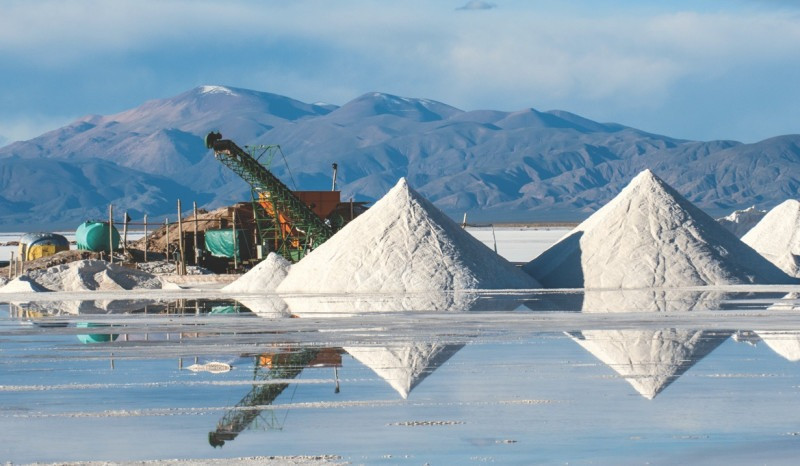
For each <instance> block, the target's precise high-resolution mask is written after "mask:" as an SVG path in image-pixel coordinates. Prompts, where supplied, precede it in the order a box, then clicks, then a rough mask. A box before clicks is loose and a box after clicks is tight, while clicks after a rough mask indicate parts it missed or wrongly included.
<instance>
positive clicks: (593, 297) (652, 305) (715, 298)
mask: <svg viewBox="0 0 800 466" xmlns="http://www.w3.org/2000/svg"><path fill="white" fill-rule="evenodd" d="M729 297H730V293H723V292H719V291H684V290H670V289H663V288H662V289H642V290H602V291H599V290H598V291H595V290H587V291H586V292H585V293H584V298H583V305H582V309H583V312H589V313H611V312H685V311H687V312H688V311H709V310H716V309H720V308H721V307H722V303H723V301H724V300H726V299H728V298H729Z"/></svg>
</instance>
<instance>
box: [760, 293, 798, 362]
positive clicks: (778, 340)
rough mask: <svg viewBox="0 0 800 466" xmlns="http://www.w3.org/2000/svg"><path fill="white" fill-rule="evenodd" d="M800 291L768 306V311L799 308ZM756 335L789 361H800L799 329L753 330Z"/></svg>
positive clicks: (795, 309) (793, 310)
mask: <svg viewBox="0 0 800 466" xmlns="http://www.w3.org/2000/svg"><path fill="white" fill-rule="evenodd" d="M798 300H800V293H789V294H787V295H786V296H784V297H783V299H781V302H778V303H775V304H774V305H772V306H770V307H769V310H770V311H787V312H796V311H798V310H800V302H799V301H798ZM754 332H755V333H756V335H758V337H759V338H760V339H761V341H763V342H764V344H766V345H767V346H769V348H770V349H771V350H772V351H775V352H776V353H778V354H779V355H781V356H782V357H783V358H785V359H787V360H789V361H791V362H797V361H800V331H797V330H755V331H754Z"/></svg>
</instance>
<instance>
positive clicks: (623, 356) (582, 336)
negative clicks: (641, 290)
mask: <svg viewBox="0 0 800 466" xmlns="http://www.w3.org/2000/svg"><path fill="white" fill-rule="evenodd" d="M569 335H570V337H572V339H573V340H574V341H575V342H576V343H578V344H579V345H581V346H582V347H583V348H584V349H585V350H586V351H588V352H590V353H591V354H592V355H594V356H595V357H596V358H597V359H599V360H600V361H602V362H603V363H604V364H606V365H607V366H609V367H610V368H612V369H614V371H615V372H617V374H619V375H620V376H622V378H624V379H625V380H626V381H627V382H628V383H629V384H631V386H632V387H633V388H634V389H635V390H636V391H637V392H638V393H639V394H640V395H642V396H643V397H645V398H647V399H648V400H652V399H653V398H655V397H656V395H658V394H659V393H660V392H661V391H663V390H664V389H665V388H666V387H667V386H669V385H670V384H671V383H672V382H674V381H675V380H677V379H678V378H679V377H680V376H681V375H683V374H684V373H685V372H686V371H687V370H689V369H690V368H691V367H692V366H694V365H695V364H696V363H697V362H698V361H700V360H701V359H703V358H704V357H705V356H707V355H708V354H709V353H711V352H712V351H713V350H714V349H715V348H716V347H717V346H719V345H720V344H722V343H723V342H724V341H725V340H727V339H728V338H729V337H730V335H731V334H730V333H729V332H712V331H706V330H683V329H680V330H676V329H665V330H655V331H654V330H585V331H582V332H572V333H569Z"/></svg>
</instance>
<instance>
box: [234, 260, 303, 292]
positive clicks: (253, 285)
mask: <svg viewBox="0 0 800 466" xmlns="http://www.w3.org/2000/svg"><path fill="white" fill-rule="evenodd" d="M291 265H292V264H291V263H290V262H289V261H287V260H286V259H284V258H283V257H281V256H280V255H279V254H275V253H274V252H271V253H269V255H267V257H266V258H265V259H264V260H263V261H261V262H259V263H258V264H257V265H256V266H255V267H253V268H252V269H250V270H249V271H248V272H247V273H246V274H244V275H242V276H241V277H239V278H238V279H237V280H236V281H235V282H233V283H230V284H229V285H227V286H225V287H224V288H222V291H226V292H236V293H254V292H260V291H275V288H277V286H278V285H279V284H280V283H281V282H282V281H283V279H284V278H286V274H288V273H289V268H290V267H291Z"/></svg>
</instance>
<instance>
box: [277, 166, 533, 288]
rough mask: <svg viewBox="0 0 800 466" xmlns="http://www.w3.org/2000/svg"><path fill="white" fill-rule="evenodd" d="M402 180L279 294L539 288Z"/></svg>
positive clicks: (294, 272) (298, 267)
mask: <svg viewBox="0 0 800 466" xmlns="http://www.w3.org/2000/svg"><path fill="white" fill-rule="evenodd" d="M538 287H539V284H538V283H537V282H536V281H535V280H533V279H532V278H531V277H529V276H528V275H526V274H525V273H523V272H521V271H520V270H519V269H517V268H516V267H514V266H513V265H512V264H511V263H509V262H508V261H507V260H505V259H503V258H502V257H500V256H498V255H497V254H496V253H495V252H494V251H492V250H491V249H489V248H488V247H486V246H485V245H484V244H483V243H481V242H480V241H478V240H477V239H475V238H474V237H473V236H472V235H470V234H469V233H468V232H466V231H465V230H464V229H462V228H461V227H460V226H459V225H458V224H456V223H455V222H453V221H452V220H451V219H450V218H449V217H447V215H445V214H444V213H443V212H441V211H440V210H439V209H437V208H436V207H435V206H434V205H433V204H431V203H430V202H428V200H426V199H425V198H424V197H422V196H421V195H420V194H419V193H417V192H416V191H414V190H413V189H411V188H410V187H409V186H408V184H407V183H406V180H405V179H402V178H401V179H400V181H398V183H397V185H395V187H394V188H392V189H391V190H390V191H389V192H388V193H387V194H386V195H385V196H384V197H383V198H381V199H380V200H379V201H378V202H376V203H375V205H374V206H372V207H371V208H370V209H369V210H368V211H367V212H365V213H364V214H362V215H360V216H359V217H358V218H356V219H355V220H353V221H352V222H350V223H349V224H347V225H346V226H345V227H344V228H342V230H340V231H339V232H338V233H336V234H335V235H334V236H333V237H332V238H331V239H329V240H328V241H326V242H325V243H324V244H322V245H321V246H320V247H318V248H317V249H316V250H314V251H312V252H311V253H310V254H309V255H308V256H306V257H305V258H304V259H303V260H301V261H300V262H298V263H297V264H295V265H293V266H292V267H291V270H290V271H289V274H288V275H287V276H286V278H285V279H284V281H283V282H282V283H281V284H280V285H279V286H278V288H277V291H278V292H280V293H292V292H305V293H343V292H353V293H370V292H381V293H393V292H396V293H407V292H425V291H460V290H470V289H511V288H516V289H519V288H538Z"/></svg>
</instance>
